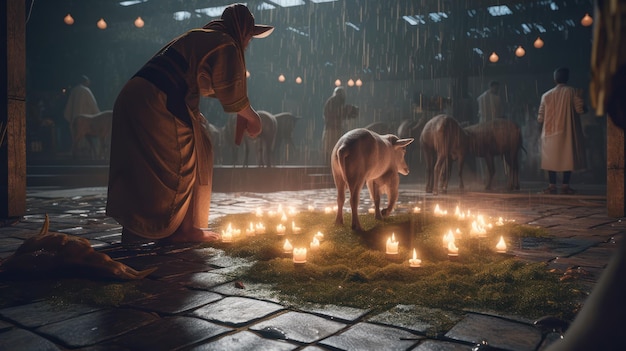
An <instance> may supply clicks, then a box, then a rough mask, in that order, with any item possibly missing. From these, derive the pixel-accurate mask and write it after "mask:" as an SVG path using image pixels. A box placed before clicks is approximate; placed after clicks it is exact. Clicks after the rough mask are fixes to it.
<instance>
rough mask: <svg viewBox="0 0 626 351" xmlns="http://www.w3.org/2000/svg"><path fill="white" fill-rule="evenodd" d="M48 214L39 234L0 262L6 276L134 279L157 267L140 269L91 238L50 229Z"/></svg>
mask: <svg viewBox="0 0 626 351" xmlns="http://www.w3.org/2000/svg"><path fill="white" fill-rule="evenodd" d="M48 225H49V220H48V215H46V220H45V222H44V224H43V227H42V228H41V231H40V232H39V234H38V235H36V236H34V237H32V238H29V239H27V240H26V241H24V243H23V244H22V245H21V246H20V247H18V248H17V250H16V251H15V253H13V254H12V255H11V256H9V257H8V258H7V259H6V260H4V261H2V263H1V264H0V273H1V275H2V276H8V277H11V278H17V279H25V278H36V277H49V276H86V277H88V278H110V279H117V280H134V279H142V278H145V277H146V276H147V275H149V274H150V273H152V272H154V271H155V270H156V269H157V268H156V267H154V268H149V269H146V270H143V271H136V270H134V269H132V268H130V267H128V266H127V265H125V264H123V263H121V262H117V261H114V260H112V259H111V257H109V256H108V255H106V254H104V253H102V252H96V251H95V250H94V249H93V248H92V247H91V243H89V240H87V239H85V238H81V237H77V236H71V235H67V234H62V233H54V232H49V231H48Z"/></svg>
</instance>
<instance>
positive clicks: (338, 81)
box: [335, 79, 341, 87]
mask: <svg viewBox="0 0 626 351" xmlns="http://www.w3.org/2000/svg"><path fill="white" fill-rule="evenodd" d="M340 85H341V81H340V80H339V79H337V80H336V81H335V86H336V87H338V86H340Z"/></svg>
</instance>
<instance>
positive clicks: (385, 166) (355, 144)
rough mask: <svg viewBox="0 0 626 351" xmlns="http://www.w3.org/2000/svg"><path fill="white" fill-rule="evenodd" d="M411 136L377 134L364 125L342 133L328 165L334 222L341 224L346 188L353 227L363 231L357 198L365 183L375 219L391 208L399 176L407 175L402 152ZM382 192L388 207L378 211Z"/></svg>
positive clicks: (394, 200) (380, 217)
mask: <svg viewBox="0 0 626 351" xmlns="http://www.w3.org/2000/svg"><path fill="white" fill-rule="evenodd" d="M411 142H413V139H412V138H410V139H399V138H398V137H397V136H395V135H392V134H387V135H380V134H378V133H375V132H372V131H370V130H368V129H365V128H357V129H353V130H351V131H349V132H347V133H345V134H344V135H343V136H342V137H341V138H339V140H338V141H337V144H335V147H334V149H333V152H332V155H331V168H332V172H333V178H334V180H335V186H336V187H337V217H336V219H335V223H337V224H343V204H344V202H345V198H346V188H348V190H349V191H350V208H351V209H352V229H353V230H357V231H362V228H361V223H360V222H359V200H360V199H359V198H360V193H361V189H363V186H364V185H365V184H367V189H368V190H369V193H370V197H371V198H372V200H373V201H374V209H375V211H376V212H375V213H376V219H382V218H383V216H387V215H389V214H390V213H391V211H393V208H394V206H395V203H396V201H397V200H398V186H399V183H400V176H398V173H400V174H402V175H407V174H409V167H408V166H407V165H406V162H405V160H404V155H405V153H406V146H407V145H409V144H410V143H411ZM381 194H387V208H385V209H384V210H382V211H381V210H380V197H381Z"/></svg>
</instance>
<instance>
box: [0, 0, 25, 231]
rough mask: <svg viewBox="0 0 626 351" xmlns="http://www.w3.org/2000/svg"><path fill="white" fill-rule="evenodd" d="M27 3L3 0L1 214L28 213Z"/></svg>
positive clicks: (0, 47) (0, 3) (0, 23)
mask: <svg viewBox="0 0 626 351" xmlns="http://www.w3.org/2000/svg"><path fill="white" fill-rule="evenodd" d="M25 14H26V5H25V2H24V1H23V0H4V1H0V39H2V43H4V45H1V44H0V51H1V52H0V57H3V58H6V59H5V60H3V63H2V64H0V72H1V73H2V74H0V80H1V81H0V89H1V91H2V93H0V100H1V101H0V124H1V125H2V129H0V130H1V131H2V133H0V136H3V138H2V144H0V218H5V219H8V218H15V217H21V216H23V215H24V214H25V213H26V40H25V37H26V21H25V18H26V17H25Z"/></svg>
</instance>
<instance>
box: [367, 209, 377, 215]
mask: <svg viewBox="0 0 626 351" xmlns="http://www.w3.org/2000/svg"><path fill="white" fill-rule="evenodd" d="M367 212H368V213H369V214H373V213H375V212H376V210H375V209H374V208H373V207H372V208H370V209H368V210H367Z"/></svg>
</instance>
